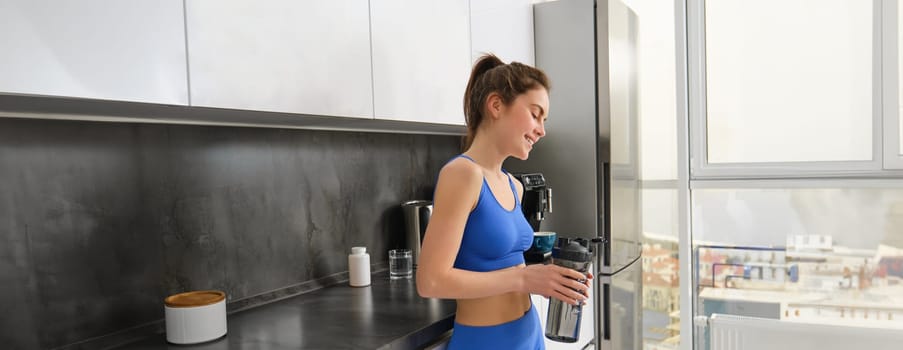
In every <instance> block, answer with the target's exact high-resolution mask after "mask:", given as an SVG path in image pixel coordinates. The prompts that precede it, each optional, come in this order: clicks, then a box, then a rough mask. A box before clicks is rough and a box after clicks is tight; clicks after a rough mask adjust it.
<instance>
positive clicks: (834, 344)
mask: <svg viewBox="0 0 903 350" xmlns="http://www.w3.org/2000/svg"><path fill="white" fill-rule="evenodd" d="M708 330H709V349H710V350H849V349H868V350H900V349H903V330H900V329H882V328H866V327H850V326H838V325H824V324H813V323H799V322H788V321H781V320H776V319H767V318H757V317H744V316H734V315H721V314H713V315H712V317H710V318H709V320H708Z"/></svg>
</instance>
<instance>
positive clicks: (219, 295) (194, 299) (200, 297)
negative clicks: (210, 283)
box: [163, 290, 226, 307]
mask: <svg viewBox="0 0 903 350" xmlns="http://www.w3.org/2000/svg"><path fill="white" fill-rule="evenodd" d="M224 299H226V293H223V292H221V291H218V290H199V291H193V292H185V293H179V294H175V295H170V296H169V297H167V298H166V299H164V300H163V303H164V304H166V306H169V307H198V306H205V305H211V304H216V303H218V302H220V301H222V300H224Z"/></svg>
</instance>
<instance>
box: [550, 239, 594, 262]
mask: <svg viewBox="0 0 903 350" xmlns="http://www.w3.org/2000/svg"><path fill="white" fill-rule="evenodd" d="M585 244H586V243H585V241H584V240H581V239H570V238H559V239H558V242H557V245H556V247H554V248H552V257H553V258H555V259H562V260H570V261H576V262H589V261H592V259H593V254H592V252H591V251H590V250H589V248H588V247H586V245H585Z"/></svg>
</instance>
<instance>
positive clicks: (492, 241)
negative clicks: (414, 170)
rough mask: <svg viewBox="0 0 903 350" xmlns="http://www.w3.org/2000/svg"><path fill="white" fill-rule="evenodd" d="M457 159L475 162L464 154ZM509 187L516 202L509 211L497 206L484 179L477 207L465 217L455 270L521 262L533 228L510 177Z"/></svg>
mask: <svg viewBox="0 0 903 350" xmlns="http://www.w3.org/2000/svg"><path fill="white" fill-rule="evenodd" d="M459 157H463V158H467V159H468V160H470V161H472V162H473V161H474V160H473V159H472V158H470V157H468V156H466V155H463V154H462V155H460V156H459ZM456 158H457V157H456ZM453 159H454V158H453ZM502 171H504V170H502ZM505 174H508V173H507V172H505ZM508 184H509V185H510V186H511V192H513V193H514V203H515V205H514V209H513V210H510V211H509V210H507V209H505V208H503V207H502V205H501V204H499V201H498V199H496V198H495V195H494V194H493V193H492V190H490V189H489V183H487V182H486V178H485V177H484V178H483V186H482V187H481V188H480V197H479V199H477V205H476V207H474V209H473V211H471V212H470V215H469V216H467V224H466V225H465V226H464V238H463V239H462V240H461V247H460V249H458V256H457V257H456V258H455V264H454V266H455V268H459V269H463V270H469V271H479V272H484V271H493V270H498V269H503V268H506V267H511V266H515V265H520V264H523V263H524V251H526V250H527V249H529V248H530V246H531V245H532V244H533V228H532V227H531V226H530V224H529V223H527V219H526V218H524V214H523V212H522V210H521V206H520V198H518V196H517V189H516V188H515V187H514V182H513V181H512V180H511V177H510V176H509V177H508Z"/></svg>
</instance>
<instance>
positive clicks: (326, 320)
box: [118, 272, 455, 350]
mask: <svg viewBox="0 0 903 350" xmlns="http://www.w3.org/2000/svg"><path fill="white" fill-rule="evenodd" d="M454 315H455V302H454V300H441V299H425V298H421V297H420V296H419V295H417V288H416V287H415V286H414V279H413V278H411V279H401V280H391V281H390V280H389V276H388V273H387V272H382V273H377V274H374V275H373V276H372V278H371V285H370V286H369V287H363V288H354V287H349V286H348V283H347V282H345V283H342V284H338V285H334V286H330V287H326V288H323V289H319V290H316V291H313V292H309V293H304V294H300V295H297V296H294V297H291V298H287V299H284V300H280V301H277V302H273V303H269V304H266V305H262V306H259V307H255V308H251V309H248V310H244V311H240V312H236V313H233V314H230V315H229V316H228V318H227V325H228V334H226V336H225V337H223V338H221V339H218V340H215V341H211V342H207V343H202V344H197V345H172V344H168V343H167V342H166V336H165V335H164V334H158V335H154V336H152V337H149V338H146V339H143V340H140V341H137V342H134V343H130V344H126V345H124V346H122V347H119V348H118V349H179V350H193V349H197V350H220V349H418V348H421V347H423V346H424V345H427V344H429V343H431V342H432V341H434V340H435V339H437V338H439V337H440V336H442V335H443V334H445V333H446V332H448V331H449V330H451V328H452V325H453V322H454Z"/></svg>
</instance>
